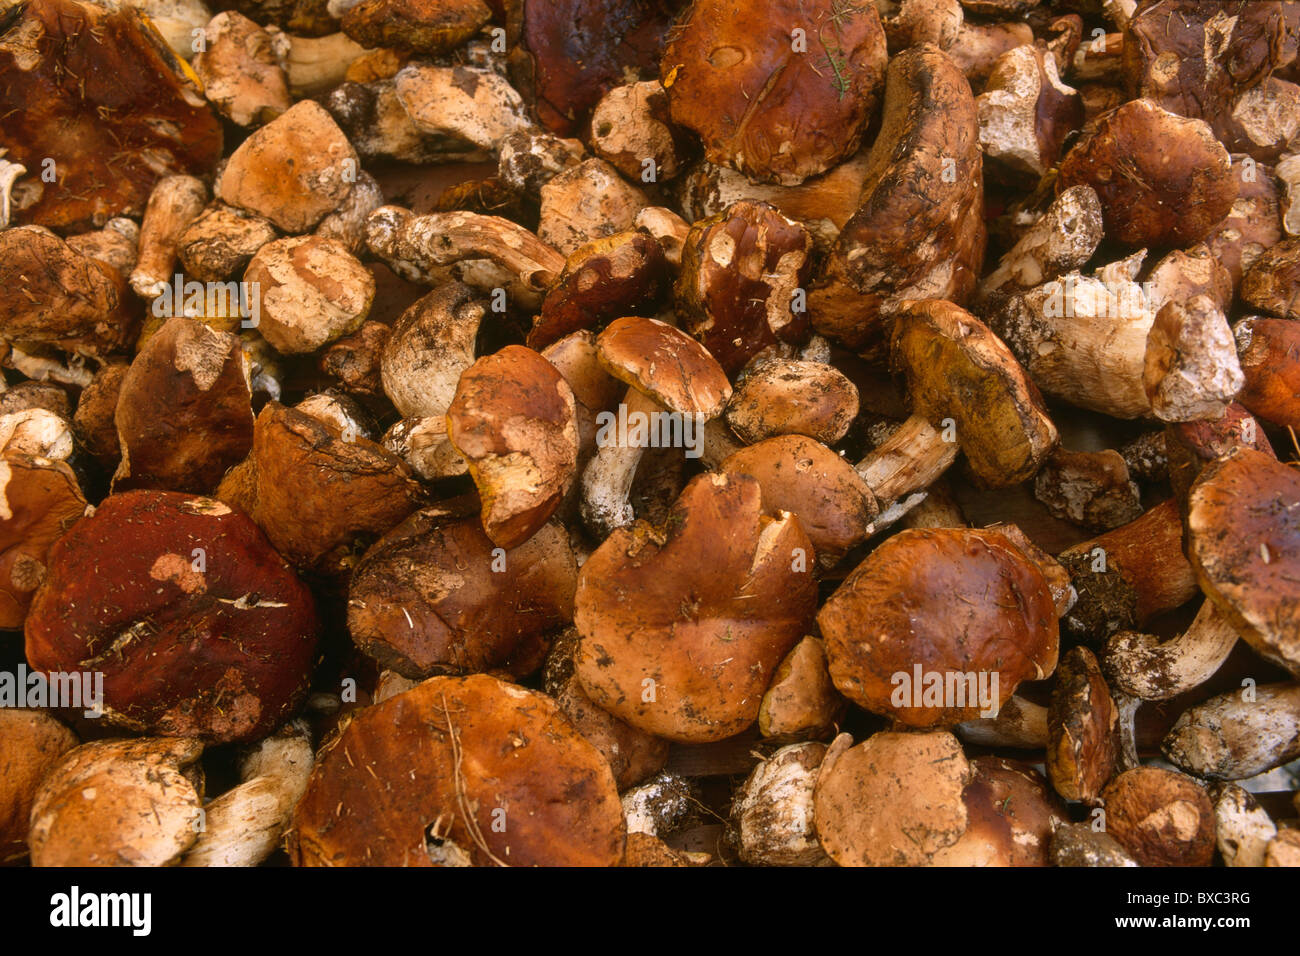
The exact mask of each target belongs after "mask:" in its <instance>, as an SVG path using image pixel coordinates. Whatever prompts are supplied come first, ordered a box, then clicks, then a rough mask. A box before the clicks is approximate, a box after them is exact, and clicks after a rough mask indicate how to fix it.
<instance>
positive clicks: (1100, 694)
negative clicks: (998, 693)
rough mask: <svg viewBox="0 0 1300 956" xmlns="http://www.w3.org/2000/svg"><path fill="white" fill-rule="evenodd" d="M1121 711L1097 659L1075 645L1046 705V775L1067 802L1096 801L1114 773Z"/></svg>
mask: <svg viewBox="0 0 1300 956" xmlns="http://www.w3.org/2000/svg"><path fill="white" fill-rule="evenodd" d="M1118 729H1119V713H1118V711H1117V710H1116V708H1115V702H1114V700H1113V699H1112V698H1111V696H1110V688H1108V687H1107V686H1106V680H1105V678H1103V677H1102V674H1101V667H1100V666H1099V665H1098V664H1097V658H1096V657H1095V656H1094V655H1093V653H1092V651H1090V650H1088V648H1086V647H1072V648H1070V650H1069V651H1068V652H1066V654H1065V655H1064V656H1062V658H1061V662H1060V664H1059V665H1058V666H1057V668H1056V685H1055V686H1054V687H1053V688H1052V699H1051V703H1050V704H1049V706H1048V709H1047V732H1048V740H1047V776H1048V779H1049V780H1051V782H1052V787H1053V789H1055V790H1056V792H1057V793H1059V794H1060V795H1061V796H1062V797H1064V798H1065V799H1066V800H1081V801H1083V802H1084V803H1088V804H1093V805H1096V804H1097V803H1098V802H1099V801H1100V798H1101V791H1102V788H1104V787H1105V786H1106V784H1107V783H1109V782H1110V778H1111V777H1112V776H1114V774H1115V766H1116V754H1117V749H1118V746H1119V737H1118Z"/></svg>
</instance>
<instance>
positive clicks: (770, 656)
mask: <svg viewBox="0 0 1300 956" xmlns="http://www.w3.org/2000/svg"><path fill="white" fill-rule="evenodd" d="M811 547H812V542H810V541H809V540H808V537H807V535H805V534H804V532H803V529H802V528H801V527H800V526H799V522H798V520H797V519H796V518H795V517H794V516H793V515H790V514H786V513H784V512H782V513H780V514H779V516H778V517H775V518H769V517H767V516H766V515H764V514H763V511H762V502H761V495H760V490H759V486H758V482H757V481H755V480H754V479H753V478H750V477H748V476H745V475H731V476H728V475H717V474H708V475H700V476H699V477H697V478H695V479H694V480H693V481H692V482H691V483H690V484H688V485H687V486H686V489H685V490H684V491H683V492H682V494H681V496H680V497H679V498H678V499H677V502H676V503H675V504H674V505H673V508H672V511H671V512H670V513H669V515H668V518H667V520H666V521H665V523H664V525H663V527H662V528H655V527H652V526H651V525H648V524H646V523H645V522H642V521H638V522H637V523H636V524H635V525H633V526H632V527H631V528H619V529H617V530H616V531H614V532H613V533H612V534H611V535H610V536H609V537H608V538H607V539H606V540H605V542H604V543H603V544H602V545H601V546H600V547H599V548H597V549H596V551H595V552H594V553H593V554H592V555H591V557H590V558H588V559H587V562H586V563H585V564H584V565H583V566H582V569H581V570H580V571H579V573H578V592H577V597H576V598H575V601H574V624H575V626H576V627H577V628H578V632H579V634H580V635H581V643H580V644H579V647H578V653H577V658H576V671H577V674H578V678H579V680H580V681H581V683H582V687H583V689H584V690H585V691H586V692H587V695H588V696H589V697H590V698H591V699H592V700H593V701H594V702H595V703H596V704H598V705H600V706H601V707H604V708H605V709H606V710H608V711H610V712H611V713H613V714H614V715H615V716H616V717H619V718H620V719H622V720H625V721H626V722H627V723H629V724H631V725H632V726H634V727H638V728H640V729H642V730H646V731H648V732H650V733H654V734H658V735H659V736H662V737H667V738H668V739H670V740H681V741H708V740H721V739H723V738H725V737H730V736H732V735H734V734H737V733H739V732H740V731H742V730H744V729H745V728H746V727H747V726H749V725H750V724H751V723H753V721H754V720H755V718H756V717H757V716H758V712H759V707H760V705H761V703H762V698H763V692H764V690H766V688H767V686H768V684H769V682H770V680H771V677H772V674H773V673H774V672H775V670H776V668H777V665H778V664H780V662H781V659H782V658H783V657H784V656H785V655H786V653H787V652H788V651H789V650H790V649H791V648H792V647H793V646H794V645H795V643H796V642H798V640H799V638H800V637H802V636H803V635H804V634H806V633H808V631H807V628H808V625H809V623H810V622H811V619H812V615H813V612H814V611H815V609H816V601H817V586H816V582H815V580H814V578H813V574H812V570H811V562H808V561H804V562H802V563H800V562H798V561H797V560H796V558H797V555H796V549H803V551H804V554H805V555H806V554H808V553H809V549H811ZM796 567H802V568H803V570H799V571H796V570H794V568H796ZM706 569H707V573H705V572H706Z"/></svg>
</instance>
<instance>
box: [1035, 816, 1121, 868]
mask: <svg viewBox="0 0 1300 956" xmlns="http://www.w3.org/2000/svg"><path fill="white" fill-rule="evenodd" d="M1050 853H1051V856H1052V863H1053V865H1055V866H1089V867H1092V866H1120V867H1124V866H1137V865H1138V862H1137V860H1135V859H1133V857H1131V856H1129V854H1128V851H1127V850H1125V849H1124V848H1123V847H1122V846H1120V845H1119V842H1118V841H1117V840H1116V839H1115V838H1114V837H1112V836H1110V835H1109V834H1108V833H1106V832H1105V831H1104V830H1094V829H1093V828H1092V824H1091V823H1066V824H1063V825H1062V826H1059V827H1057V828H1056V832H1054V833H1053V834H1052V843H1051V846H1050Z"/></svg>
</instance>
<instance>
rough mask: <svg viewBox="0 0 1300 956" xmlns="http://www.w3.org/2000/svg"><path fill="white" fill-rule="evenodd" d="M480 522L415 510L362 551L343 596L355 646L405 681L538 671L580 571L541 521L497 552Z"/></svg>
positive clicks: (559, 534) (567, 611) (568, 614)
mask: <svg viewBox="0 0 1300 956" xmlns="http://www.w3.org/2000/svg"><path fill="white" fill-rule="evenodd" d="M494 551H495V548H494V546H493V544H492V542H491V541H490V540H489V539H488V538H487V536H486V535H485V534H484V533H483V529H482V528H481V527H480V526H479V523H478V521H477V520H475V519H473V518H470V519H467V520H466V519H462V520H443V519H442V518H441V517H440V516H439V515H438V514H437V513H436V509H427V510H424V511H417V512H416V513H415V514H413V515H411V516H410V517H409V518H407V519H406V520H405V521H403V522H402V523H401V524H400V525H398V526H397V527H396V528H394V529H393V530H392V531H391V532H389V533H388V534H387V535H385V536H384V537H383V538H381V539H380V540H379V541H378V542H376V543H375V545H374V546H373V547H372V548H371V549H370V550H369V551H367V552H366V555H365V557H363V558H362V559H361V562H360V563H359V564H358V565H357V568H356V571H355V572H353V575H352V583H351V586H350V589H349V591H348V630H349V632H350V633H351V635H352V640H353V641H354V642H355V643H356V645H357V647H358V648H359V649H360V650H361V651H362V652H364V653H366V654H368V655H370V656H371V657H373V658H374V659H375V660H376V661H378V662H379V664H380V666H381V667H385V668H389V669H392V670H396V671H397V672H398V673H400V674H402V675H403V676H405V677H411V678H423V677H428V676H430V675H432V674H435V673H447V672H462V673H465V672H470V673H472V672H475V671H486V670H494V669H498V668H499V669H501V670H504V671H506V672H507V673H509V674H511V675H513V676H516V677H523V676H525V675H527V674H529V673H531V672H532V671H533V670H535V669H536V668H537V665H538V664H540V663H541V660H542V656H543V655H544V654H545V652H546V649H547V647H548V645H549V635H550V633H551V632H552V631H554V630H556V629H558V628H560V627H563V626H564V625H565V624H567V623H568V622H569V621H571V620H572V619H573V592H574V589H575V588H576V587H577V575H578V565H577V562H576V561H575V559H574V556H573V551H572V550H571V548H570V547H569V540H568V536H567V535H566V534H565V533H564V531H563V529H561V528H560V527H559V526H558V525H555V524H546V525H543V526H542V528H541V529H540V530H539V531H538V532H537V533H536V534H534V535H532V536H531V537H530V538H528V540H526V541H524V542H523V543H521V544H520V545H518V546H517V547H515V548H512V549H510V550H508V551H506V552H505V553H504V555H496V554H494Z"/></svg>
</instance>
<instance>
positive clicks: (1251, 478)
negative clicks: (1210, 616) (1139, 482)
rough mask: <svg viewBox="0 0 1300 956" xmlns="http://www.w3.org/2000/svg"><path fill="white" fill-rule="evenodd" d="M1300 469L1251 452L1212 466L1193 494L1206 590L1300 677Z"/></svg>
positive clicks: (1192, 539) (1191, 539)
mask: <svg viewBox="0 0 1300 956" xmlns="http://www.w3.org/2000/svg"><path fill="white" fill-rule="evenodd" d="M1297 502H1300V472H1297V471H1296V469H1295V468H1292V467H1289V466H1287V465H1285V464H1283V463H1281V462H1279V461H1278V460H1277V459H1275V458H1273V457H1272V456H1270V455H1268V454H1266V453H1264V452H1261V451H1256V450H1254V449H1252V448H1244V447H1243V448H1237V449H1234V450H1233V451H1232V452H1230V453H1229V454H1227V455H1225V456H1224V457H1222V458H1220V459H1218V460H1217V461H1215V462H1213V463H1211V464H1210V465H1207V466H1206V467H1205V469H1204V470H1203V471H1202V472H1201V474H1200V477H1199V478H1197V480H1196V481H1195V483H1193V485H1192V489H1191V492H1190V493H1189V495H1188V503H1187V507H1188V512H1187V555H1188V558H1189V559H1190V560H1191V563H1192V567H1193V568H1194V569H1195V572H1196V578H1197V581H1199V582H1200V585H1201V588H1202V589H1203V590H1204V591H1205V593H1206V594H1207V595H1208V596H1209V598H1210V599H1211V600H1212V601H1214V603H1215V604H1217V605H1218V606H1219V607H1220V608H1222V609H1223V610H1224V611H1226V612H1227V613H1228V616H1229V617H1230V618H1231V620H1232V622H1233V624H1234V625H1235V626H1236V628H1237V630H1238V631H1239V632H1240V634H1241V636H1242V637H1243V638H1244V639H1245V640H1246V641H1247V642H1248V643H1249V644H1250V645H1251V647H1253V648H1255V650H1256V651H1258V652H1259V653H1260V654H1262V655H1264V656H1265V657H1267V658H1269V659H1270V660H1272V661H1274V662H1276V663H1278V664H1281V665H1282V666H1283V667H1285V668H1287V669H1288V670H1289V671H1291V672H1292V673H1293V674H1297V675H1300V613H1297V610H1296V608H1297V606H1300V506H1298V505H1297Z"/></svg>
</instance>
